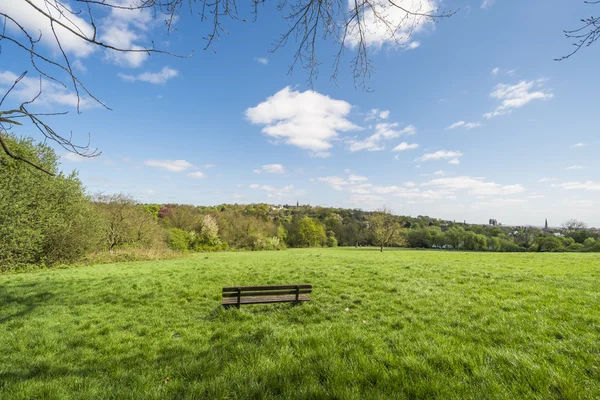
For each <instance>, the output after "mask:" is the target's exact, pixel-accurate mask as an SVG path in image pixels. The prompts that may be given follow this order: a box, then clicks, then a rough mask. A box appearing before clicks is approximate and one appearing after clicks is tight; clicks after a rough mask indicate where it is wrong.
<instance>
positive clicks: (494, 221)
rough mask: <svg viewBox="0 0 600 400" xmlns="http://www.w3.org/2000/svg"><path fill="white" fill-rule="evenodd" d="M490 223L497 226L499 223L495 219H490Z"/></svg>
mask: <svg viewBox="0 0 600 400" xmlns="http://www.w3.org/2000/svg"><path fill="white" fill-rule="evenodd" d="M490 225H491V226H496V225H498V221H497V220H495V219H490Z"/></svg>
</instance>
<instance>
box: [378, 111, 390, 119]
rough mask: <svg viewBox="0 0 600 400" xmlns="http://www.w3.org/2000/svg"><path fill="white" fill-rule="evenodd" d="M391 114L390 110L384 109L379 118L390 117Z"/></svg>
mask: <svg viewBox="0 0 600 400" xmlns="http://www.w3.org/2000/svg"><path fill="white" fill-rule="evenodd" d="M389 116H390V110H385V111H382V112H381V113H380V114H379V118H382V119H388V117H389Z"/></svg>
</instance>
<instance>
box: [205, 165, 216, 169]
mask: <svg viewBox="0 0 600 400" xmlns="http://www.w3.org/2000/svg"><path fill="white" fill-rule="evenodd" d="M214 167H215V164H206V165H205V166H204V168H206V169H211V168H214Z"/></svg>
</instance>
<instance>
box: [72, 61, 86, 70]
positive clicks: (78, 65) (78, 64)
mask: <svg viewBox="0 0 600 400" xmlns="http://www.w3.org/2000/svg"><path fill="white" fill-rule="evenodd" d="M71 67H73V69H75V70H77V71H81V72H87V67H86V66H85V65H84V64H83V63H82V62H81V60H75V61H73V62H72V63H71Z"/></svg>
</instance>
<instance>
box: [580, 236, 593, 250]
mask: <svg viewBox="0 0 600 400" xmlns="http://www.w3.org/2000/svg"><path fill="white" fill-rule="evenodd" d="M595 245H596V239H594V238H591V237H590V238H587V239H585V240H584V242H583V246H584V247H586V248H592V247H594V246H595Z"/></svg>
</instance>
